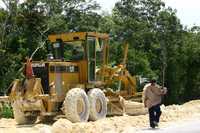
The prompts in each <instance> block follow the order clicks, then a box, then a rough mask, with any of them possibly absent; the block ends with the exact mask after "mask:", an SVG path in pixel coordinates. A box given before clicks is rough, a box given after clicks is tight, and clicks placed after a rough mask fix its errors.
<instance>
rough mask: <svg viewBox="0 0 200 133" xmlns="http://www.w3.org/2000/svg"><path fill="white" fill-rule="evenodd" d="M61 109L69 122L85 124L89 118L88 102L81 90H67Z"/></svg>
mask: <svg viewBox="0 0 200 133" xmlns="http://www.w3.org/2000/svg"><path fill="white" fill-rule="evenodd" d="M63 107H64V110H63V112H64V114H65V115H66V117H67V119H68V120H70V121H71V122H86V121H87V120H88V118H89V100H88V97H87V94H86V93H85V91H84V90H83V89H81V88H74V89H71V90H69V92H68V93H67V95H66V97H65V101H64V103H63Z"/></svg>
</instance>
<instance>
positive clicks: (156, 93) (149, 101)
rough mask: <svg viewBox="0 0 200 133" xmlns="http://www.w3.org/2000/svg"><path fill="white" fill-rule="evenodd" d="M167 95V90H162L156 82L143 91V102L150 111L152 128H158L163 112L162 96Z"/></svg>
mask: <svg viewBox="0 0 200 133" xmlns="http://www.w3.org/2000/svg"><path fill="white" fill-rule="evenodd" d="M166 93H167V88H162V87H160V86H159V85H158V84H156V80H154V79H153V80H151V81H150V83H149V84H147V85H145V86H144V89H143V102H144V106H145V107H147V108H148V111H149V121H150V126H151V127H152V128H155V127H157V126H158V123H159V119H160V115H161V113H162V112H161V110H160V105H161V100H162V96H163V95H165V94H166Z"/></svg>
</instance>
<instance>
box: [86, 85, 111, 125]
mask: <svg viewBox="0 0 200 133" xmlns="http://www.w3.org/2000/svg"><path fill="white" fill-rule="evenodd" d="M88 98H89V101H90V115H89V119H90V120H93V121H95V120H98V119H102V118H105V117H106V114H107V100H106V97H105V94H104V93H103V91H102V90H100V89H98V88H95V89H91V90H90V91H89V92H88Z"/></svg>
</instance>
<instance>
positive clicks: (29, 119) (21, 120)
mask: <svg viewBox="0 0 200 133" xmlns="http://www.w3.org/2000/svg"><path fill="white" fill-rule="evenodd" d="M20 105H21V104H20V101H15V102H14V103H13V104H12V108H13V114H14V119H15V121H16V122H17V124H19V125H22V124H34V123H35V122H36V120H37V116H25V114H24V112H23V111H21V108H20Z"/></svg>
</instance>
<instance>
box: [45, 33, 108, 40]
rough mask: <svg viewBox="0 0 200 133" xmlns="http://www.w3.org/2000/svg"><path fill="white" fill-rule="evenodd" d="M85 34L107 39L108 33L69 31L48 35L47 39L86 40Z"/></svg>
mask: <svg viewBox="0 0 200 133" xmlns="http://www.w3.org/2000/svg"><path fill="white" fill-rule="evenodd" d="M87 35H88V36H92V37H97V38H101V39H105V40H108V39H109V35H108V34H105V33H97V32H71V33H63V34H55V35H49V36H48V39H49V41H50V42H56V40H57V39H61V40H62V41H63V42H70V41H74V40H86V36H87Z"/></svg>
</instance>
